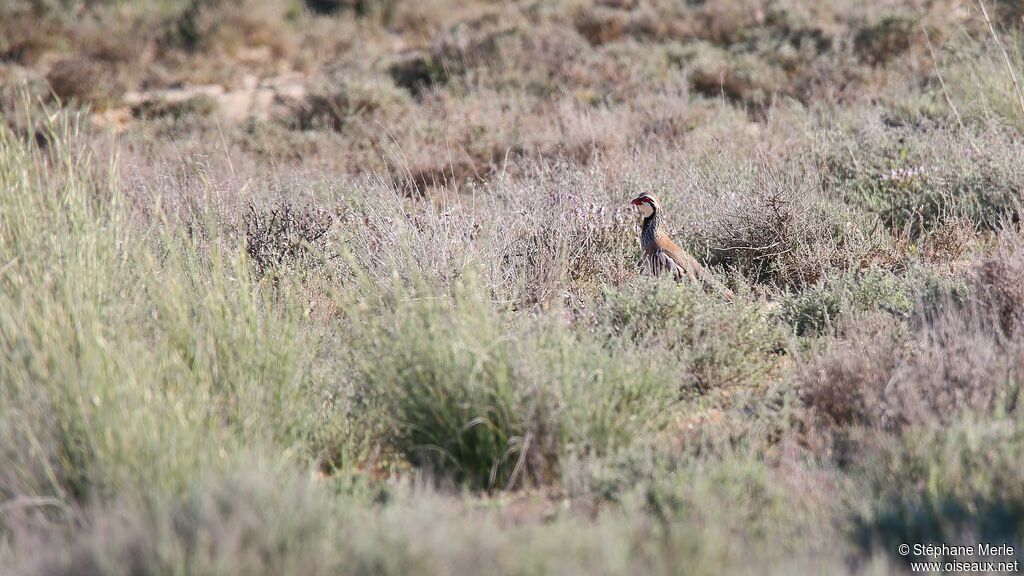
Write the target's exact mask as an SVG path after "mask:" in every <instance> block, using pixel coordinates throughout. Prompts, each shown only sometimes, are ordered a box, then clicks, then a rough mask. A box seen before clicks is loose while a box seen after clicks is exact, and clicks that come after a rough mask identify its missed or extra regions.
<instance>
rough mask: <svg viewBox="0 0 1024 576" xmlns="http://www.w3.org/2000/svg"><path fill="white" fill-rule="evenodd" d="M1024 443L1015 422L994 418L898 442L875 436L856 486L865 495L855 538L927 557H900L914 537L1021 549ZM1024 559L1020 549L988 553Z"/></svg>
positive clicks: (883, 550) (888, 551)
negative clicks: (1023, 458)
mask: <svg viewBox="0 0 1024 576" xmlns="http://www.w3.org/2000/svg"><path fill="white" fill-rule="evenodd" d="M1022 441H1024V437H1022V435H1021V432H1020V430H1019V427H1018V426H1017V425H1016V422H1014V421H1006V420H995V421H992V420H989V419H987V418H985V419H983V420H973V419H969V420H967V421H963V422H960V423H958V424H956V425H954V426H952V427H950V428H939V427H934V428H933V427H929V428H927V429H922V430H917V431H914V432H912V433H908V434H907V435H906V436H905V437H903V438H901V439H898V440H897V439H893V438H890V437H880V438H872V439H868V440H867V441H866V443H868V444H869V445H870V446H871V448H870V449H868V450H867V454H866V455H865V456H864V457H863V458H862V459H861V460H860V461H858V462H857V464H856V465H855V473H854V476H855V477H856V478H857V479H858V482H857V484H856V485H857V489H858V490H860V491H863V493H866V495H864V496H859V497H858V496H854V497H853V499H854V501H855V502H857V503H858V504H857V507H856V508H855V510H857V512H855V513H854V515H853V518H852V520H853V522H852V527H851V529H852V536H853V538H854V541H855V542H856V543H857V544H858V545H859V546H860V547H861V548H862V549H864V550H866V551H870V552H877V553H880V554H885V555H890V556H891V557H893V559H900V560H902V561H904V562H909V561H912V560H923V559H926V558H921V557H919V556H917V555H915V554H913V553H912V554H910V555H904V556H903V557H900V556H897V555H896V554H897V547H898V545H899V544H902V543H908V542H909V543H916V542H920V543H932V542H934V543H947V544H950V545H970V546H972V547H974V548H975V549H976V550H977V548H978V546H977V544H978V543H979V542H983V543H986V544H989V545H1000V544H1009V545H1010V546H1012V547H1014V548H1016V546H1017V543H1018V542H1020V538H1021V534H1022V533H1024V524H1022V523H1021V520H1020V519H1021V518H1022V516H1024V492H1022V490H1021V486H1022V485H1024V482H1022V480H1024V469H1022V467H1021V464H1020V459H1019V458H1018V457H1017V455H1018V454H1019V451H1020V449H1021V447H1022V444H1021V443H1022ZM982 557H983V555H982V554H980V553H978V552H976V553H975V555H974V558H982ZM1020 558H1021V553H1020V551H1019V550H1015V553H1014V554H1013V555H1012V556H1009V557H998V558H987V559H990V560H997V561H1008V562H1012V561H1014V560H1018V561H1019V560H1020ZM942 559H943V560H947V559H952V558H942ZM958 559H959V560H965V559H964V558H963V557H960V558H958Z"/></svg>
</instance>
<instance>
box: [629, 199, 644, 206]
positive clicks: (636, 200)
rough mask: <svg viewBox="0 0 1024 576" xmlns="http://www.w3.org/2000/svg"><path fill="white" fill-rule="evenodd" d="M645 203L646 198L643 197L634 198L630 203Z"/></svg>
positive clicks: (635, 204) (636, 204)
mask: <svg viewBox="0 0 1024 576" xmlns="http://www.w3.org/2000/svg"><path fill="white" fill-rule="evenodd" d="M643 203H644V199H643V198H634V199H633V201H632V202H630V204H632V205H633V206H639V205H641V204H643Z"/></svg>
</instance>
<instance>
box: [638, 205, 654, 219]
mask: <svg viewBox="0 0 1024 576" xmlns="http://www.w3.org/2000/svg"><path fill="white" fill-rule="evenodd" d="M640 213H641V214H643V215H644V218H647V217H648V216H650V215H651V214H654V208H653V207H652V206H651V203H650V202H641V203H640Z"/></svg>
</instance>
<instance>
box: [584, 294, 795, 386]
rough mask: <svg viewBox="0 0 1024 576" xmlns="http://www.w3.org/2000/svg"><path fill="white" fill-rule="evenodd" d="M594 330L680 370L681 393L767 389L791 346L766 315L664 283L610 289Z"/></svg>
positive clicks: (738, 303) (756, 307) (751, 306)
mask: <svg viewBox="0 0 1024 576" xmlns="http://www.w3.org/2000/svg"><path fill="white" fill-rule="evenodd" d="M592 322H594V324H595V326H596V330H597V331H598V333H600V334H602V335H603V337H604V338H607V339H608V340H609V341H610V342H617V341H620V340H625V341H627V342H631V343H633V344H634V345H636V346H638V347H640V348H641V349H644V350H649V351H651V353H652V354H657V355H659V356H661V357H662V360H661V362H663V363H665V364H667V365H671V366H676V367H677V368H676V370H677V374H678V377H679V380H678V382H679V384H678V385H677V386H678V389H679V390H680V391H685V390H687V389H688V388H690V387H691V386H694V387H696V389H697V390H709V389H715V388H722V387H729V386H750V385H756V384H759V383H762V382H764V381H765V379H766V378H767V377H768V376H769V374H770V373H771V371H772V368H773V367H774V366H775V365H776V364H777V363H778V361H779V358H780V355H781V353H782V351H783V350H784V349H785V345H786V341H785V338H784V336H783V332H782V330H780V329H779V325H778V323H777V319H776V318H775V316H774V314H773V313H772V312H771V311H770V310H769V309H768V308H767V307H765V306H763V305H758V304H748V303H746V302H743V301H742V300H737V301H735V302H731V303H730V302H726V301H724V300H723V299H721V298H720V297H716V296H714V295H710V296H709V295H705V294H704V293H703V292H702V291H701V290H700V288H699V287H694V286H688V285H676V284H675V283H674V282H672V281H671V280H668V279H665V278H662V279H660V280H659V279H651V278H640V279H637V280H635V281H632V282H630V283H628V284H625V285H623V286H621V287H619V288H606V289H605V290H604V292H603V293H602V297H601V299H600V300H598V301H597V302H596V303H595V305H594V311H593V319H592ZM691 379H692V380H691Z"/></svg>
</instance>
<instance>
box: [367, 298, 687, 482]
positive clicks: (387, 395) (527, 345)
mask: <svg viewBox="0 0 1024 576" xmlns="http://www.w3.org/2000/svg"><path fill="white" fill-rule="evenodd" d="M453 290H454V293H451V294H448V295H447V297H446V298H439V297H438V296H437V295H433V294H431V293H427V294H422V295H418V296H416V295H413V294H409V295H407V296H402V295H400V294H399V295H398V296H397V297H396V296H387V297H385V299H384V300H382V301H378V302H376V303H375V304H374V305H373V306H374V308H376V309H377V310H376V312H374V313H372V314H371V318H374V319H375V320H374V321H372V322H369V323H367V324H366V325H365V326H363V327H362V329H361V330H360V332H359V333H358V334H356V335H354V337H355V338H356V348H357V353H356V357H357V360H356V366H359V370H360V374H359V377H358V380H359V382H360V384H358V386H359V388H358V391H357V395H359V396H360V397H361V398H362V402H365V403H366V405H367V408H366V412H365V414H368V415H370V417H372V418H383V419H384V420H385V421H386V422H391V425H390V426H389V428H390V429H391V430H393V435H392V436H391V437H390V439H388V440H387V446H386V447H385V449H390V450H394V451H397V452H398V453H399V454H400V455H402V456H403V457H404V458H406V459H408V460H409V461H410V462H413V463H414V464H416V465H418V466H420V467H422V468H424V469H426V470H427V471H428V472H430V473H432V474H433V475H434V476H435V477H437V478H440V479H448V480H451V481H454V482H458V483H464V484H466V485H468V486H470V487H473V488H499V487H502V486H519V485H530V484H533V483H535V482H540V481H542V480H544V479H546V478H551V477H552V475H554V474H555V473H557V472H558V470H559V464H560V462H561V460H562V459H563V458H564V457H565V456H566V455H567V454H569V453H575V454H579V455H594V454H596V455H600V454H607V453H609V452H614V451H615V450H617V449H619V448H621V447H623V446H628V445H630V443H631V442H633V441H634V440H635V439H637V438H639V437H642V436H645V435H648V434H651V433H653V432H655V431H656V430H658V429H659V427H660V426H661V425H663V424H664V418H665V414H666V411H667V410H668V409H669V408H670V407H671V405H672V402H673V399H674V397H675V391H674V390H673V386H672V385H671V384H669V382H668V380H667V379H668V378H669V374H670V372H669V371H668V369H667V368H666V367H664V366H660V365H658V364H650V363H647V362H643V361H641V359H640V358H638V357H636V356H635V355H634V354H632V353H631V352H630V350H622V351H611V350H608V349H606V348H603V347H602V346H600V345H599V344H597V343H595V342H592V341H589V340H588V339H587V338H586V337H582V336H575V335H572V334H570V333H567V332H566V331H565V329H564V328H563V327H560V326H558V325H557V324H554V325H553V324H551V323H550V322H549V321H540V322H527V321H525V320H519V321H512V320H511V318H510V317H509V316H508V315H507V313H505V312H502V311H501V310H500V309H495V308H494V307H493V305H492V304H490V303H489V302H486V301H484V300H482V299H481V298H480V295H479V293H477V292H476V291H474V290H472V289H467V287H466V286H462V287H459V286H456V287H455V288H453ZM392 298H394V299H392Z"/></svg>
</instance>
